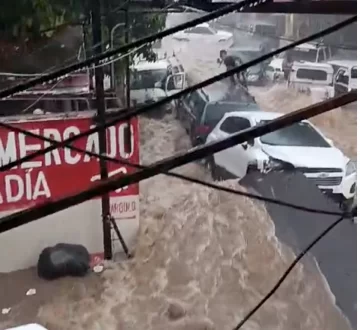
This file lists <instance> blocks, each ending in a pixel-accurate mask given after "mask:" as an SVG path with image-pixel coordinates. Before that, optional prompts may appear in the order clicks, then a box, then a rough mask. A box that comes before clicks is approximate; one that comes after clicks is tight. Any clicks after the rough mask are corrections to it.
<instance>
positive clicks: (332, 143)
mask: <svg viewBox="0 0 360 330" xmlns="http://www.w3.org/2000/svg"><path fill="white" fill-rule="evenodd" d="M326 141H327V142H328V143H329V144H330V145H331V146H333V145H334V141H333V140H331V139H326Z"/></svg>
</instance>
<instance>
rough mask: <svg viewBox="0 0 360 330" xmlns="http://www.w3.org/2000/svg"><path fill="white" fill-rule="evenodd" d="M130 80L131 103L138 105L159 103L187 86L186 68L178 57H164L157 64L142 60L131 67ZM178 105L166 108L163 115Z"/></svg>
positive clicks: (162, 112) (169, 105)
mask: <svg viewBox="0 0 360 330" xmlns="http://www.w3.org/2000/svg"><path fill="white" fill-rule="evenodd" d="M130 79H131V80H130V91H131V92H130V95H131V101H132V103H134V104H137V105H144V104H148V103H153V102H157V101H159V100H161V99H163V98H165V97H167V96H170V95H173V94H174V93H177V92H179V91H180V90H182V89H184V88H186V86H187V81H186V77H185V72H184V68H183V66H182V65H181V63H180V62H179V60H178V59H177V58H176V56H169V57H167V56H164V58H162V59H158V60H157V61H155V62H149V61H147V60H144V59H140V60H138V61H137V62H136V63H135V64H134V65H132V66H131V67H130ZM125 83H126V82H125ZM176 104H177V102H172V103H169V104H168V105H166V106H164V109H163V111H161V115H163V114H165V112H169V111H171V110H172V109H173V107H175V106H176Z"/></svg>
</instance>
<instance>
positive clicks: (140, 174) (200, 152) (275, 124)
mask: <svg viewBox="0 0 360 330" xmlns="http://www.w3.org/2000/svg"><path fill="white" fill-rule="evenodd" d="M355 100H356V93H355V92H350V93H346V94H344V95H342V96H339V97H335V98H332V99H330V100H327V101H324V102H321V103H317V104H316V105H311V106H309V107H306V108H303V109H300V110H297V111H294V112H292V113H290V114H286V115H283V116H281V117H279V118H276V119H274V120H271V121H269V122H267V123H264V124H259V125H256V126H255V127H252V128H249V129H246V130H243V131H241V132H238V133H235V134H232V135H231V136H229V137H228V138H226V139H222V140H219V141H216V142H213V143H209V144H206V145H204V146H201V147H198V148H194V149H191V150H190V151H188V152H185V153H179V154H178V155H176V156H175V157H169V158H165V159H163V160H161V161H159V162H156V163H154V164H152V165H150V166H147V168H146V169H144V170H141V171H137V172H135V173H132V174H129V175H126V176H121V175H116V176H113V177H111V178H109V179H107V180H104V181H100V182H98V183H96V184H94V185H92V186H91V187H90V188H89V189H87V190H85V191H82V192H80V193H76V194H72V195H70V196H66V197H63V198H61V199H58V200H56V201H52V202H46V203H44V204H41V205H37V206H34V207H32V208H30V209H27V210H22V211H19V212H16V213H13V214H11V215H8V216H5V217H2V218H1V219H0V233H3V232H5V231H8V230H11V229H13V228H16V227H19V226H22V225H24V224H27V223H30V222H33V221H35V220H38V219H40V218H42V217H45V216H47V215H50V214H53V213H56V212H59V211H61V210H63V209H66V208H69V207H71V206H74V205H77V204H80V203H83V202H85V201H87V200H90V199H92V198H94V197H96V196H98V195H102V194H106V193H108V192H110V191H112V190H116V189H119V188H122V187H124V186H129V185H131V184H134V183H138V182H140V181H142V180H145V179H149V178H150V177H153V176H155V175H158V174H160V173H164V172H168V171H170V170H172V169H174V168H176V167H179V166H182V165H186V164H188V163H190V162H192V161H195V160H198V159H202V158H204V157H206V156H208V155H209V154H214V153H217V152H219V151H222V150H225V149H227V148H231V147H233V146H235V145H237V144H240V143H243V142H245V141H248V140H250V139H254V138H257V137H260V136H262V135H264V134H268V133H271V132H274V131H276V130H279V129H281V128H284V127H287V126H290V125H292V124H294V123H295V122H299V121H302V120H304V119H308V118H311V117H314V116H317V115H319V114H322V113H325V112H327V111H330V110H332V109H334V108H338V107H341V106H343V105H346V104H348V103H352V102H354V101H355Z"/></svg>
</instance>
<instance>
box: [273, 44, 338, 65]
mask: <svg viewBox="0 0 360 330" xmlns="http://www.w3.org/2000/svg"><path fill="white" fill-rule="evenodd" d="M289 43H290V41H288V40H281V41H280V47H283V46H286V45H288V44H289ZM288 53H289V54H290V55H291V58H292V60H293V61H306V62H313V63H319V62H326V61H328V60H329V59H330V58H331V56H332V55H331V50H330V48H329V47H327V46H325V45H323V44H313V43H304V44H301V45H298V46H296V47H295V48H293V49H291V50H289V51H287V52H286V53H283V54H281V55H280V56H279V57H280V58H284V57H285V56H286V54H288Z"/></svg>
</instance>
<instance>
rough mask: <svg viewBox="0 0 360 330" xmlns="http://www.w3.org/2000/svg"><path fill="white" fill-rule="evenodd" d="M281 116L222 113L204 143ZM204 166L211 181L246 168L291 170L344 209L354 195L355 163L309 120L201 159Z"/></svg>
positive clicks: (239, 175) (239, 174) (240, 175)
mask: <svg viewBox="0 0 360 330" xmlns="http://www.w3.org/2000/svg"><path fill="white" fill-rule="evenodd" d="M281 115H282V114H280V113H272V112H264V111H254V112H250V111H249V112H230V113H227V114H225V115H224V117H223V118H222V120H221V121H220V122H219V123H218V124H217V125H216V126H215V128H214V129H213V131H212V132H211V133H210V134H209V136H208V138H207V141H206V143H211V142H214V141H216V140H220V139H224V138H226V137H228V136H229V135H231V134H233V133H236V132H239V131H241V130H244V129H247V128H249V127H253V126H255V125H258V124H262V123H266V122H268V121H270V120H273V119H275V118H277V117H279V116H281ZM207 166H208V167H209V169H210V170H211V173H212V176H213V178H214V179H215V180H219V179H222V178H224V176H229V177H237V178H240V179H241V178H243V177H244V176H245V175H246V174H247V173H248V171H249V170H256V171H261V172H264V173H266V172H267V171H270V170H272V169H273V170H276V169H278V170H281V169H284V168H289V169H296V170H297V171H300V172H302V173H303V174H304V175H305V176H306V177H307V178H308V179H309V180H311V181H313V182H314V183H315V184H316V185H317V186H318V188H320V189H321V190H322V191H323V192H324V193H326V194H328V195H330V197H332V198H333V199H334V200H336V201H337V202H339V203H340V204H342V205H345V206H346V205H348V204H349V203H350V204H351V203H352V200H353V198H354V196H355V193H356V177H357V174H356V163H355V162H354V161H351V160H350V159H349V158H348V157H346V156H345V155H344V154H343V153H342V152H341V151H340V150H339V149H337V148H336V147H334V145H333V143H332V141H331V140H329V139H327V138H326V137H325V136H324V135H323V134H322V133H321V132H320V131H319V130H318V129H317V128H316V127H315V126H314V125H312V124H311V123H310V122H309V121H302V122H299V123H296V124H293V125H292V126H289V127H286V128H283V129H281V130H278V131H275V132H272V133H269V134H266V135H264V136H262V137H259V138H256V139H254V140H253V141H249V142H245V143H243V144H240V145H237V146H234V147H232V148H229V149H227V150H223V151H221V152H218V153H216V154H214V155H213V156H211V157H210V158H209V159H208V160H207Z"/></svg>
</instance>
